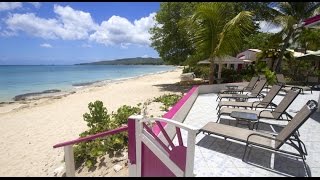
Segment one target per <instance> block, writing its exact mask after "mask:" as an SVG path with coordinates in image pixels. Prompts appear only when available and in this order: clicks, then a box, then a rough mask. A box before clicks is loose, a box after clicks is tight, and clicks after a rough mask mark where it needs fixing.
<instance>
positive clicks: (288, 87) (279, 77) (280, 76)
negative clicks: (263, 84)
mask: <svg viewBox="0 0 320 180" xmlns="http://www.w3.org/2000/svg"><path fill="white" fill-rule="evenodd" d="M276 77H277V81H278V83H279V84H282V85H283V88H282V89H281V90H282V91H284V92H288V91H289V90H291V88H292V87H293V88H300V89H302V91H301V93H302V94H304V91H311V94H312V88H311V87H309V86H295V85H287V84H286V80H285V78H284V75H283V74H276Z"/></svg>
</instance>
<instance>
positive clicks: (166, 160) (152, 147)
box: [141, 135, 184, 177]
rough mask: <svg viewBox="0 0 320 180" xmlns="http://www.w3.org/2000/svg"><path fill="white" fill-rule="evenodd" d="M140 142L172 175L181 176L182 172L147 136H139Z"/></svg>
mask: <svg viewBox="0 0 320 180" xmlns="http://www.w3.org/2000/svg"><path fill="white" fill-rule="evenodd" d="M141 140H142V142H143V143H144V144H145V145H146V146H147V147H148V148H149V149H150V150H151V151H152V152H153V153H154V154H155V155H156V156H157V157H158V158H159V159H160V160H161V161H162V162H163V163H164V165H166V166H167V167H168V168H169V169H170V170H171V171H172V173H173V174H174V175H176V176H177V177H182V176H183V175H184V172H183V171H182V170H181V169H180V168H179V167H178V166H177V165H176V164H175V163H174V162H172V161H171V159H170V158H169V157H168V156H167V155H166V154H164V153H163V152H162V151H161V150H160V149H158V148H157V146H156V145H155V144H154V143H153V142H152V140H151V139H149V138H148V137H147V136H144V135H143V136H142V137H141Z"/></svg>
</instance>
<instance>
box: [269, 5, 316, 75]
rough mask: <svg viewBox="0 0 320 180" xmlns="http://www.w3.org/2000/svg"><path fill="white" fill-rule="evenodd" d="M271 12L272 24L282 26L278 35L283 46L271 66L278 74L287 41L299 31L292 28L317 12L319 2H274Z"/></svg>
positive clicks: (287, 44) (287, 45)
mask: <svg viewBox="0 0 320 180" xmlns="http://www.w3.org/2000/svg"><path fill="white" fill-rule="evenodd" d="M270 7H271V11H273V13H274V19H273V21H272V22H273V23H275V24H277V25H280V26H282V30H281V31H280V32H279V34H281V35H282V37H283V38H284V39H283V45H282V47H281V50H280V53H279V57H278V58H277V59H276V60H275V63H274V64H273V67H272V69H273V71H276V72H280V70H281V69H280V67H281V61H282V58H283V55H284V53H285V51H286V49H287V48H288V47H289V41H290V39H292V37H296V36H297V34H298V33H300V32H301V31H300V30H298V29H295V28H294V25H295V24H299V23H301V22H302V21H303V20H304V19H306V18H309V17H311V16H313V15H314V14H315V12H317V11H318V10H319V7H320V3H319V2H276V3H272V5H271V6H270Z"/></svg>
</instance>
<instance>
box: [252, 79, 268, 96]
mask: <svg viewBox="0 0 320 180" xmlns="http://www.w3.org/2000/svg"><path fill="white" fill-rule="evenodd" d="M266 84H267V80H266V79H262V80H260V81H258V82H257V85H256V86H255V87H254V88H253V89H252V91H251V95H252V96H257V95H259V94H260V92H261V91H262V89H263V87H264V86H265V85H266Z"/></svg>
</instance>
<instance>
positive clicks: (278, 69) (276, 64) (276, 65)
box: [272, 29, 293, 73]
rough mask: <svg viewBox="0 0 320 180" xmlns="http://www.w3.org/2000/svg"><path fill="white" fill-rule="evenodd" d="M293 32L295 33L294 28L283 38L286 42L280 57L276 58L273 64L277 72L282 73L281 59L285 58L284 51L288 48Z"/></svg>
mask: <svg viewBox="0 0 320 180" xmlns="http://www.w3.org/2000/svg"><path fill="white" fill-rule="evenodd" d="M292 34H293V29H290V30H289V33H288V36H287V37H286V38H285V39H284V40H283V41H284V44H283V46H282V48H281V51H280V54H279V57H278V58H277V59H276V60H275V62H274V64H273V66H272V70H273V71H275V72H276V73H280V71H281V61H282V59H283V55H284V52H285V51H286V49H287V47H288V45H289V40H290V38H291V36H292Z"/></svg>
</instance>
